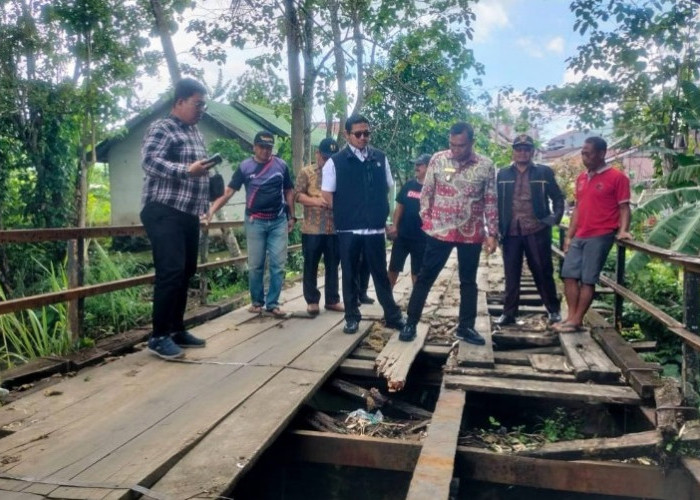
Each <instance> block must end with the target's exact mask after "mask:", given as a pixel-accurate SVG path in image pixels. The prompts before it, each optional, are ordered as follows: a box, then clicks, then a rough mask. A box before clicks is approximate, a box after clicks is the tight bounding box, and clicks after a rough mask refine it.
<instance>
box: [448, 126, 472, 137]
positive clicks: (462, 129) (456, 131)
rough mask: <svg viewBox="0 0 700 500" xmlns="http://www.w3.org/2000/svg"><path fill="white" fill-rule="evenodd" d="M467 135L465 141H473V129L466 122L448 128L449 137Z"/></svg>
mask: <svg viewBox="0 0 700 500" xmlns="http://www.w3.org/2000/svg"><path fill="white" fill-rule="evenodd" d="M464 133H466V134H467V139H469V140H470V141H473V140H474V128H473V127H472V126H471V125H469V124H468V123H467V122H457V123H455V124H454V125H452V126H451V127H450V135H460V134H464Z"/></svg>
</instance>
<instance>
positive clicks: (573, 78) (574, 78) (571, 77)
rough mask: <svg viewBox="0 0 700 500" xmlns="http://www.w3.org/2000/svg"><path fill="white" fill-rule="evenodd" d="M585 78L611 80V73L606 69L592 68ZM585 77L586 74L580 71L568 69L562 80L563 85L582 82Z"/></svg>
mask: <svg viewBox="0 0 700 500" xmlns="http://www.w3.org/2000/svg"><path fill="white" fill-rule="evenodd" d="M585 76H594V77H596V78H602V79H610V73H608V72H607V71H605V70H604V69H600V68H598V69H596V68H591V69H589V70H588V71H587V72H586V73H585ZM583 77H584V73H582V72H580V71H574V70H573V69H571V68H567V69H566V70H565V71H564V77H563V78H562V83H565V84H566V83H578V82H580V81H581V80H582V79H583Z"/></svg>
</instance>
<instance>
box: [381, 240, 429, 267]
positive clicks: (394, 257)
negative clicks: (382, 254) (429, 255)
mask: <svg viewBox="0 0 700 500" xmlns="http://www.w3.org/2000/svg"><path fill="white" fill-rule="evenodd" d="M425 240H426V239H425V238H419V239H416V240H413V239H410V240H409V239H407V238H401V237H398V238H396V240H394V244H393V245H392V247H391V259H390V260H389V271H392V272H395V273H400V272H402V271H403V265H404V264H405V263H406V257H408V255H410V256H411V274H415V275H418V271H420V266H421V265H422V264H423V253H425Z"/></svg>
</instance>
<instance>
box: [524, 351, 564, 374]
mask: <svg viewBox="0 0 700 500" xmlns="http://www.w3.org/2000/svg"><path fill="white" fill-rule="evenodd" d="M528 359H529V360H530V364H531V365H532V367H533V368H534V369H535V370H536V371H539V372H547V373H573V369H572V368H571V366H569V365H568V364H567V363H566V356H560V355H558V354H530V355H528Z"/></svg>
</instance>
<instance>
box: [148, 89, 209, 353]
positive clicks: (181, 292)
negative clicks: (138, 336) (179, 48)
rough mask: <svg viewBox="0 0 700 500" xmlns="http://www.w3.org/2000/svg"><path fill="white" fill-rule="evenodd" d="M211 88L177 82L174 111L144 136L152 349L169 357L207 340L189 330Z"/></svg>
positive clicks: (205, 194)
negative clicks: (152, 275) (204, 122)
mask: <svg viewBox="0 0 700 500" xmlns="http://www.w3.org/2000/svg"><path fill="white" fill-rule="evenodd" d="M205 95H206V89H205V88H204V87H203V86H202V84H200V83H199V82H197V81H195V80H192V79H189V78H185V79H183V80H180V81H179V82H177V84H176V85H175V94H174V96H173V105H172V109H171V111H170V114H169V115H168V116H167V117H166V118H163V119H161V120H157V121H156V122H154V123H153V124H152V125H151V126H150V128H149V129H148V132H147V133H146V136H145V137H144V140H143V145H142V148H141V154H142V157H143V162H142V168H143V170H144V172H145V178H144V184H143V193H142V199H141V202H142V206H143V209H142V210H141V222H143V225H144V227H145V229H146V233H147V234H148V239H149V240H150V241H151V248H152V250H153V263H154V265H155V271H156V280H155V286H154V289H153V332H152V333H151V337H150V338H149V340H148V350H149V351H150V352H151V353H153V354H155V355H156V356H160V357H161V358H165V359H175V358H181V357H183V356H184V352H183V350H182V348H183V347H204V346H205V343H206V342H205V341H204V340H203V339H200V338H197V337H195V336H194V335H192V334H191V333H190V332H188V331H187V330H185V326H184V323H183V319H184V315H185V306H186V305H187V285H188V282H189V279H190V278H191V277H192V276H193V275H194V273H195V271H196V270H197V251H198V248H199V218H200V216H201V215H203V214H206V212H207V210H208V208H209V178H208V172H207V166H208V165H207V163H206V162H205V159H206V157H207V153H206V150H205V147H204V140H203V139H202V135H201V134H200V133H199V130H198V129H197V126H196V124H197V122H199V120H201V118H202V116H203V114H204V110H205V109H206V101H205Z"/></svg>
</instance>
